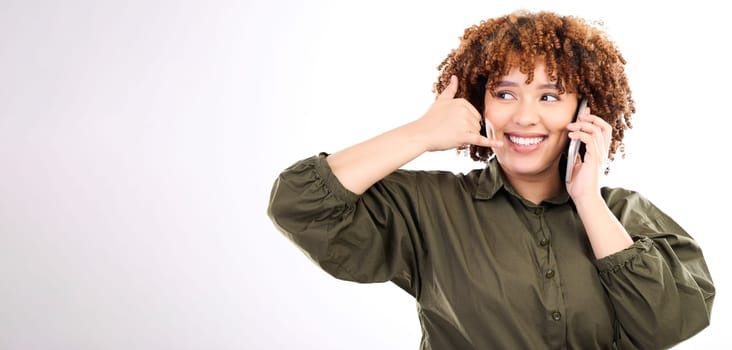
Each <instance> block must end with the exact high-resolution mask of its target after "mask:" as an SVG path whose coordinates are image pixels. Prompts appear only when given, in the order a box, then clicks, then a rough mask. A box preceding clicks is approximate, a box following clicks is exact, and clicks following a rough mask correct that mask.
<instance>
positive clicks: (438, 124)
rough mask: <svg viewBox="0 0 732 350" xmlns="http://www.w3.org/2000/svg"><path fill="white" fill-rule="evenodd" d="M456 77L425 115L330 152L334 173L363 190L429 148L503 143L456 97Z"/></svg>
mask: <svg viewBox="0 0 732 350" xmlns="http://www.w3.org/2000/svg"><path fill="white" fill-rule="evenodd" d="M457 89H458V81H457V78H456V77H454V76H453V77H452V78H451V80H450V85H448V86H447V88H446V89H445V91H443V92H442V93H441V94H440V95H439V96H438V97H437V99H436V100H435V102H434V103H433V104H432V106H431V107H430V109H429V110H428V111H427V113H425V115H424V116H422V117H421V118H419V119H417V120H416V121H414V122H411V123H409V124H406V125H404V126H401V127H398V128H396V129H394V130H391V131H388V132H386V133H383V134H381V135H378V136H376V137H374V138H372V139H369V140H367V141H365V142H362V143H359V144H357V145H354V146H351V147H349V148H346V149H344V150H342V151H339V152H337V153H334V154H332V155H330V156H328V164H329V165H330V168H331V169H332V170H333V174H334V175H335V176H336V177H337V178H338V180H339V181H340V182H341V183H342V184H343V186H344V187H345V188H347V189H348V190H350V191H351V192H353V193H355V194H362V193H364V191H366V189H368V188H369V187H370V186H371V185H373V184H374V183H376V182H377V181H379V180H380V179H382V178H384V176H386V175H388V174H390V173H392V172H393V171H394V170H396V169H398V168H400V167H401V166H403V165H404V164H406V163H408V162H410V161H411V160H413V159H414V158H416V157H417V156H419V155H421V154H422V153H424V152H427V151H438V150H447V149H451V148H456V147H459V146H462V145H465V144H474V145H481V146H486V147H495V146H500V145H501V142H500V141H492V140H489V139H488V138H486V137H484V136H481V135H480V122H481V119H482V117H481V115H480V113H478V111H477V110H476V109H475V108H474V107H473V106H472V105H471V104H470V103H469V102H468V101H467V100H465V99H461V98H458V99H456V98H454V97H455V93H456V92H457Z"/></svg>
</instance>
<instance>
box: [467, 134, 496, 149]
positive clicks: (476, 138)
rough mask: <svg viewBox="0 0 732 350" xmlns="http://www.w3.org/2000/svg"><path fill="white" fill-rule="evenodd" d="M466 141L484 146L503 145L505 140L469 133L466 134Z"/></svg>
mask: <svg viewBox="0 0 732 350" xmlns="http://www.w3.org/2000/svg"><path fill="white" fill-rule="evenodd" d="M465 141H466V142H465V143H468V144H471V145H476V146H483V147H489V148H494V147H503V141H501V140H495V139H489V138H487V137H485V136H483V135H481V134H475V133H469V134H468V135H467V136H466V140H465Z"/></svg>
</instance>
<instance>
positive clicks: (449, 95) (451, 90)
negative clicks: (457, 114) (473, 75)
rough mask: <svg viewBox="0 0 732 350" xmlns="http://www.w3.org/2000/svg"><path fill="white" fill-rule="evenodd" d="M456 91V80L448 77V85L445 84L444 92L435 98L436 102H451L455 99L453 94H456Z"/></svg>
mask: <svg viewBox="0 0 732 350" xmlns="http://www.w3.org/2000/svg"><path fill="white" fill-rule="evenodd" d="M457 89H458V79H457V77H456V76H454V75H452V76H450V83H449V84H447V87H446V88H445V90H443V91H442V93H441V94H440V95H439V96H437V100H451V99H453V98H455V94H456V93H457Z"/></svg>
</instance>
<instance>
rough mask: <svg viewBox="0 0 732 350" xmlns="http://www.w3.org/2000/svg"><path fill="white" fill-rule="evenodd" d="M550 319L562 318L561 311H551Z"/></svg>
mask: <svg viewBox="0 0 732 350" xmlns="http://www.w3.org/2000/svg"><path fill="white" fill-rule="evenodd" d="M552 319H553V320H554V321H559V320H561V319H562V313H560V312H559V311H554V312H552Z"/></svg>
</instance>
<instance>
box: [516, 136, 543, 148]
mask: <svg viewBox="0 0 732 350" xmlns="http://www.w3.org/2000/svg"><path fill="white" fill-rule="evenodd" d="M508 139H509V140H511V142H513V143H517V144H519V145H522V146H531V145H535V144H537V143H539V142H541V141H543V140H544V138H543V137H518V136H509V137H508Z"/></svg>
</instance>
